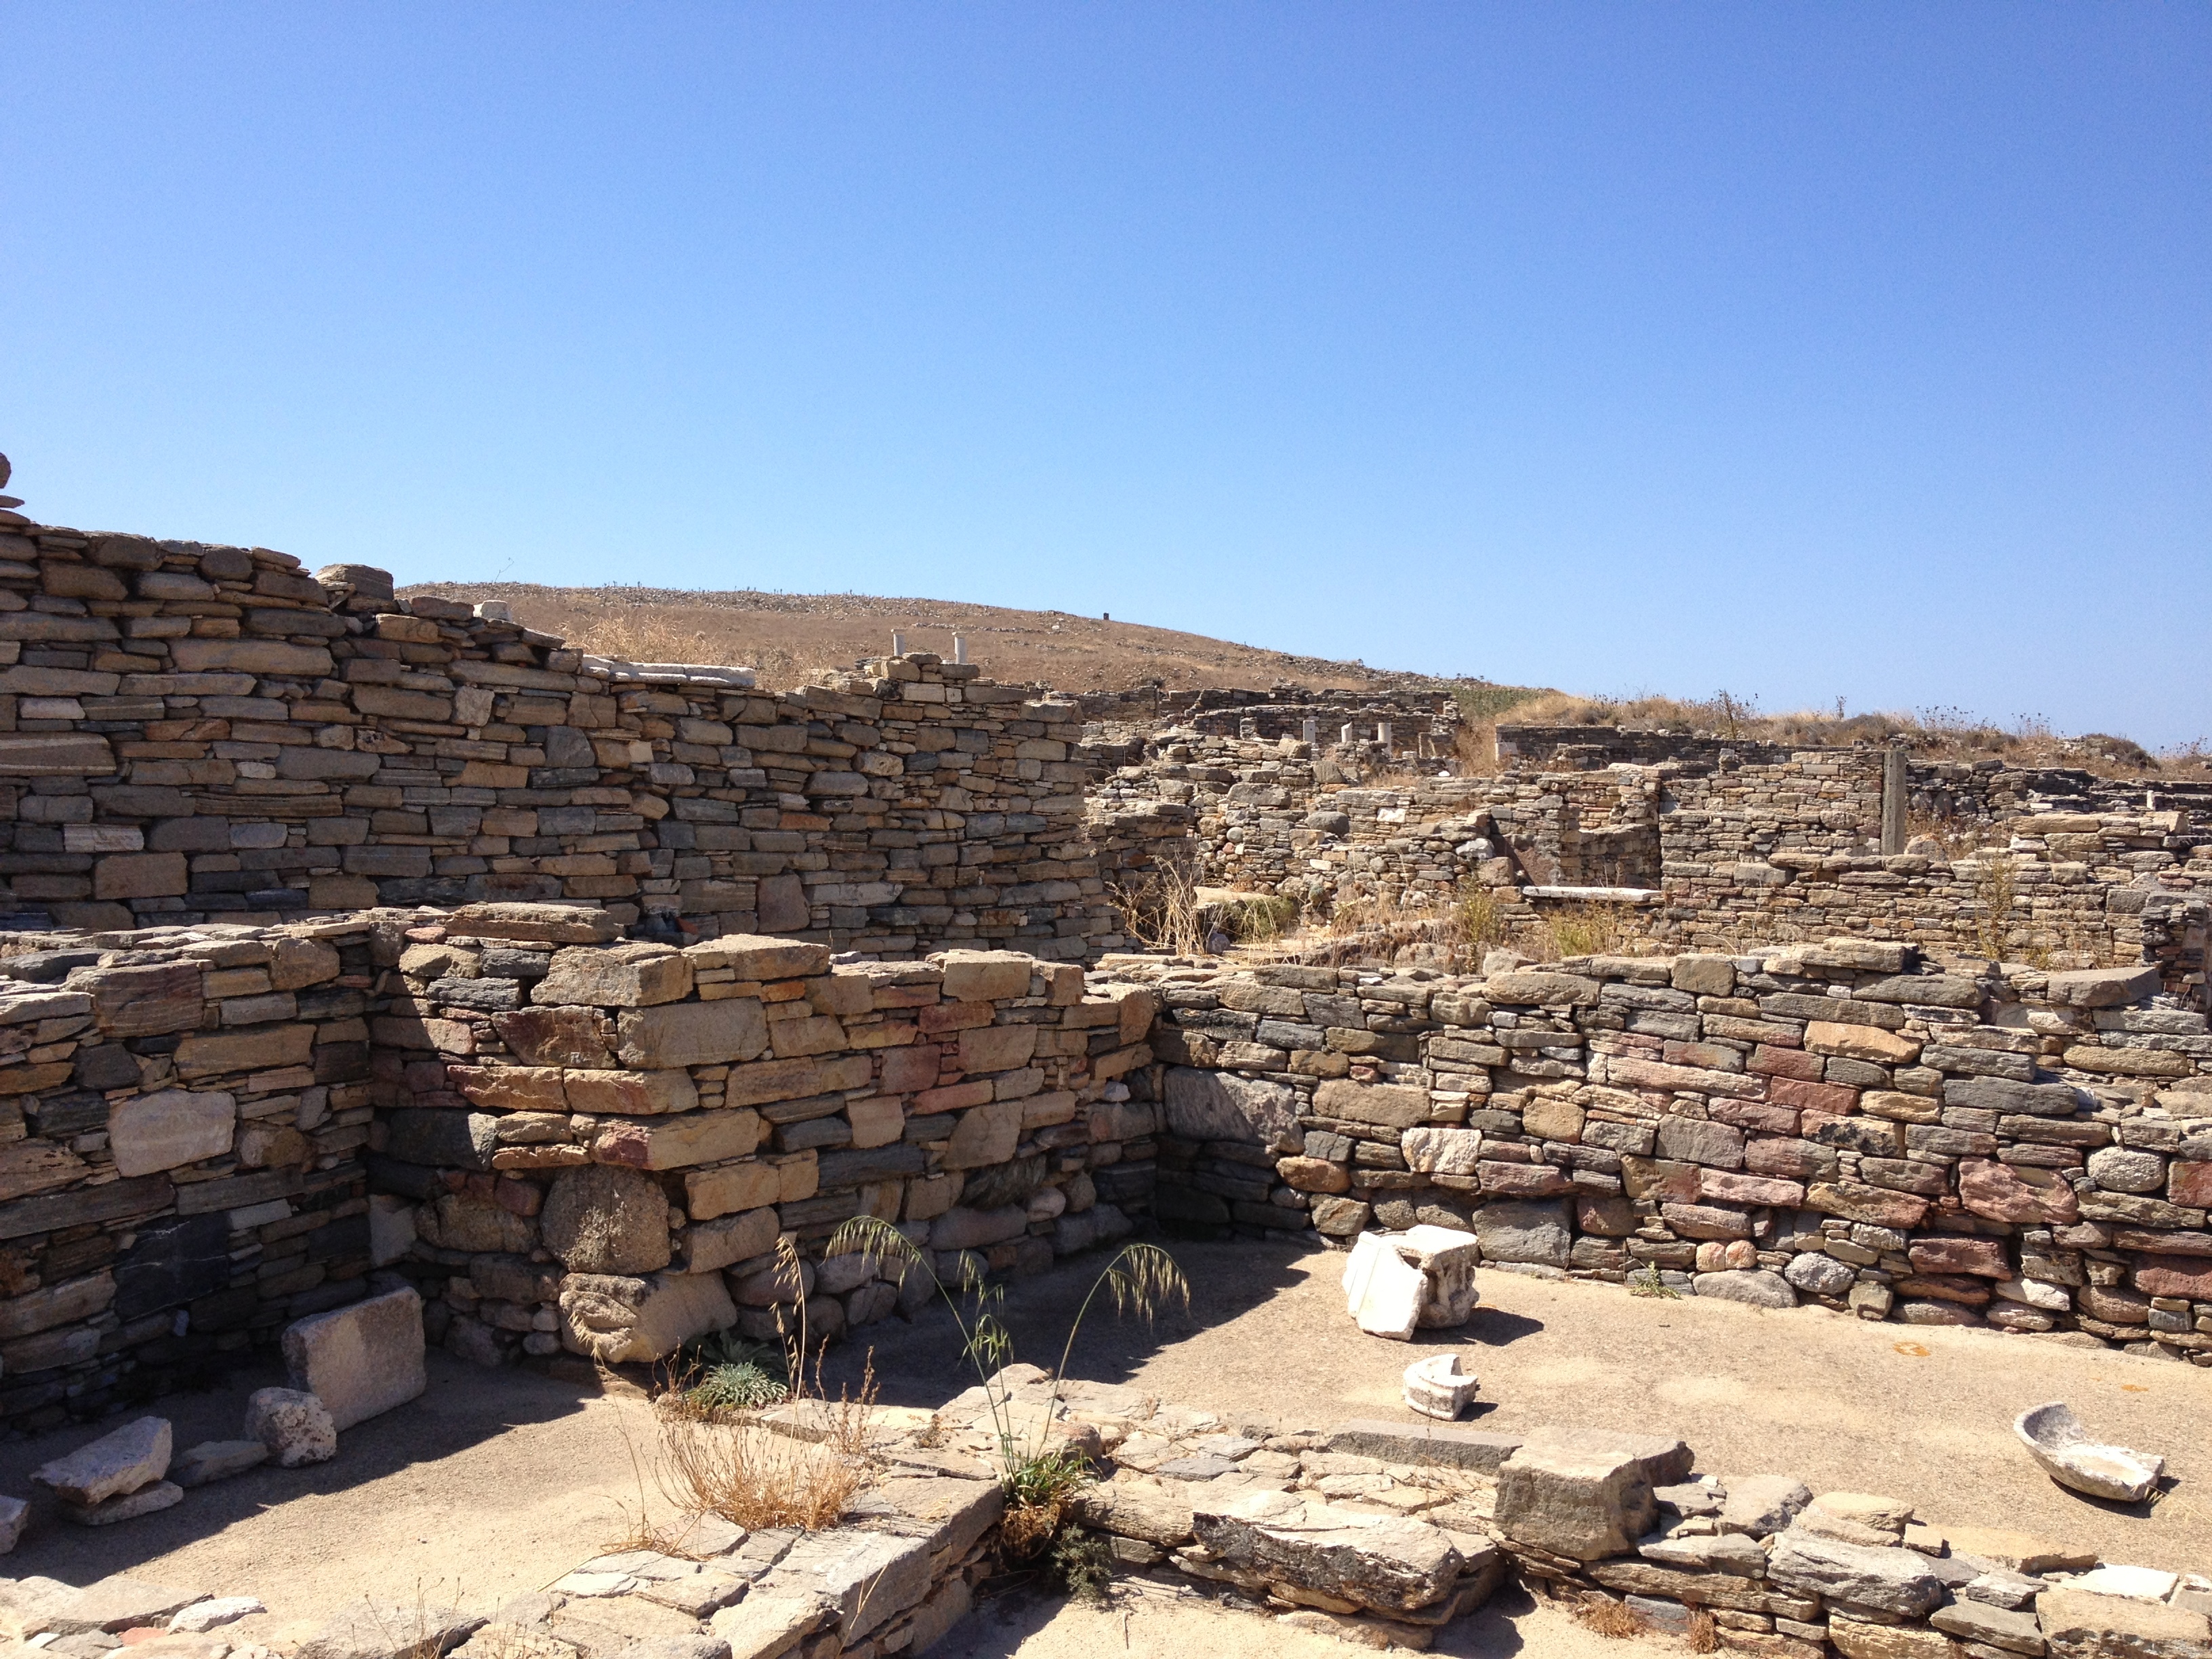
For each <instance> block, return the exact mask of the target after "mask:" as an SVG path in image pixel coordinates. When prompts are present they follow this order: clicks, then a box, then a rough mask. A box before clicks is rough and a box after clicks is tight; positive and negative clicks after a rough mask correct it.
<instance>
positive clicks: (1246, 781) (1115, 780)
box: [1092, 731, 2212, 996]
mask: <svg viewBox="0 0 2212 1659" xmlns="http://www.w3.org/2000/svg"><path fill="white" fill-rule="evenodd" d="M1882 767H1883V757H1882V754H1881V751H1879V750H1808V751H1803V752H1801V753H1798V754H1796V755H1794V756H1791V757H1788V758H1786V759H1784V760H1781V761H1778V762H1773V763H1763V764H1748V763H1747V764H1733V763H1731V764H1725V765H1720V764H1716V765H1703V764H1693V763H1683V762H1675V761H1669V762H1667V763H1663V764H1658V765H1652V766H1638V765H1629V764H1621V765H1617V766H1613V767H1610V768H1608V769H1604V770H1599V771H1563V772H1537V771H1508V772H1505V773H1502V774H1499V775H1496V776H1490V777H1449V778H1446V777H1438V778H1432V779H1428V780H1425V781H1420V782H1418V783H1410V784H1409V783H1397V784H1392V785H1388V786H1378V785H1376V784H1374V783H1371V782H1361V781H1358V772H1359V770H1360V768H1358V766H1356V765H1348V764H1347V763H1346V760H1345V757H1342V756H1341V754H1340V753H1329V752H1323V753H1322V754H1320V755H1316V754H1314V753H1313V752H1311V751H1310V750H1308V749H1307V748H1306V746H1305V745H1304V744H1303V743H1301V742H1298V741H1296V740H1284V741H1278V742H1259V741H1254V740H1249V739H1237V738H1207V737H1205V736H1202V735H1200V734H1197V733H1194V732H1180V731H1178V732H1166V733H1163V734H1161V735H1160V736H1159V737H1158V738H1156V739H1155V740H1154V741H1153V743H1152V744H1151V745H1150V746H1149V750H1148V753H1147V756H1146V758H1145V759H1144V760H1143V761H1141V762H1139V763H1135V764H1133V765H1129V766H1125V767H1123V768H1121V769H1118V770H1117V771H1115V773H1114V775H1111V776H1110V777H1109V778H1108V779H1107V780H1106V781H1105V782H1104V783H1103V785H1102V787H1101V788H1100V789H1099V791H1098V792H1097V795H1096V796H1095V798H1094V802H1093V806H1092V833H1093V835H1094V837H1095V838H1097V840H1098V841H1099V842H1101V844H1102V845H1106V846H1109V847H1120V846H1125V845H1126V844H1127V839H1126V836H1124V835H1123V832H1122V827H1123V826H1127V825H1150V824H1152V823H1154V822H1156V821H1157V819H1158V815H1161V814H1164V813H1176V814H1187V815H1188V838H1187V839H1186V840H1183V841H1182V842H1173V841H1170V840H1168V839H1166V836H1167V834H1169V833H1171V829H1172V827H1171V826H1164V829H1163V832H1162V834H1161V835H1160V836H1158V837H1157V838H1158V839H1159V840H1160V842H1161V845H1162V847H1163V848H1165V849H1166V850H1168V851H1170V853H1171V854H1174V855H1176V856H1180V857H1182V858H1184V859H1186V860H1188V862H1189V864H1190V865H1191V866H1192V867H1193V868H1194V871H1195V872H1196V873H1197V875H1198V878H1199V879H1200V880H1201V881H1203V882H1206V883H1208V884H1215V885H1219V886H1224V887H1232V888H1238V889H1243V890H1257V891H1261V892H1268V893H1276V894H1282V895H1285V896H1291V897H1294V898H1296V899H1297V900H1298V901H1299V902H1300V903H1301V904H1302V905H1304V907H1305V908H1307V909H1308V910H1309V912H1310V913H1316V914H1320V915H1328V914H1332V913H1334V912H1335V911H1337V910H1339V909H1340V908H1345V907H1347V906H1358V905H1363V904H1365V905H1373V904H1375V903H1376V902H1378V901H1379V902H1383V904H1385V905H1386V906H1395V907H1399V908H1403V909H1410V910H1420V909H1424V908H1433V909H1449V908H1451V907H1453V906H1454V905H1455V904H1456V903H1457V902H1459V901H1460V900H1462V898H1464V897H1466V896H1468V895H1469V894H1470V893H1475V892H1480V893H1483V894H1486V895H1487V896H1489V897H1490V898H1491V899H1492V901H1493V902H1494V903H1495V905H1496V906H1497V910H1496V914H1497V916H1498V920H1499V921H1502V922H1504V923H1505V924H1507V925H1509V926H1510V925H1512V924H1516V923H1523V922H1528V921H1535V920H1537V919H1538V918H1539V916H1540V915H1541V914H1542V910H1543V907H1545V906H1547V905H1554V904H1557V903H1560V902H1574V898H1575V896H1574V895H1572V894H1566V895H1557V894H1553V893H1550V892H1547V891H1546V890H1551V889H1561V888H1565V889H1577V888H1581V889H1613V890H1626V891H1625V892H1615V893H1613V894H1612V895H1610V897H1612V898H1613V899H1618V900H1624V901H1626V902H1632V903H1635V904H1637V905H1638V908H1639V915H1638V918H1637V921H1636V926H1637V927H1638V930H1639V931H1643V932H1647V933H1650V934H1652V935H1653V936H1656V937H1657V938H1660V939H1665V940H1668V941H1669V942H1672V943H1675V944H1678V945H1683V946H1688V947H1694V948H1700V949H1707V950H1732V949H1736V948H1740V947H1743V946H1747V945H1755V944H1759V943H1763V942H1768V941H1780V940H1792V939H1822V938H1826V937H1827V936H1829V935H1830V934H1832V933H1850V934H1853V935H1856V936H1863V937H1877V938H1890V939H1901V940H1908V941H1910V942H1912V943H1914V944H1917V945H1922V946H1923V947H1926V948H1929V949H1943V950H1948V951H1954V952H1961V953H1964V952H1974V951H1982V950H1984V949H1985V948H1986V946H1987V945H1989V943H1990V939H1991V935H1992V934H1993V933H1994V934H1995V935H1996V936H1999V937H2000V938H2001V939H2002V949H2003V952H2004V954H2005V955H2006V956H2008V957H2011V956H2014V955H2017V956H2018V957H2020V958H2021V959H2022V960H2031V959H2038V958H2040V959H2044V960H2048V961H2053V962H2057V963H2061V964H2068V963H2071V964H2076V965H2089V964H2105V963H2136V962H2140V961H2151V962H2155V963H2159V964H2160V969H2161V970H2162V971H2163V972H2164V973H2165V975H2166V983H2167V986H2168V988H2169V989H2172V990H2174V991H2175V992H2177V993H2179V994H2184V995H2188V994H2192V993H2193V994H2197V995H2199V996H2201V995H2202V994H2203V986H2204V977H2203V975H2204V951H2205V941H2206V937H2207V932H2208V925H2212V904H2208V902H2207V899H2208V896H2212V810H2208V809H2207V808H2206V807H2205V806H2204V805H2201V804H2195V803H2193V802H2191V800H2189V799H2185V798H2184V797H2183V796H2181V795H2178V794H2177V795H2173V796H2172V797H2171V799H2173V800H2174V801H2175V802H2176V804H2174V805H2164V806H2160V807H2157V808H2150V807H2140V808H2137V809H2135V810H2130V811H2112V810H2106V811H2052V810H2045V809H2046V808H2048V807H2049V806H2050V805H2051V801H2050V799H2049V798H2047V797H2045V796H2042V795H2040V794H2039V793H2037V792H2036V791H2035V790H2034V789H2033V788H2030V787H2026V785H2024V784H2022V785H2021V786H2020V787H2014V785H2013V784H2011V783H2008V782H2007V781H2006V778H2007V775H2002V774H1997V773H1990V774H1978V773H1974V772H1972V769H1966V768H1955V769H1954V768H1948V767H1936V768H1914V769H1911V772H1910V776H1909V787H1910V788H1911V791H1912V794H1913V799H1915V800H1916V801H1920V802H1922V803H1923V805H1925V802H1926V799H1927V793H1928V792H1929V790H1939V791H1940V790H1942V789H1943V788H1947V787H1951V786H1952V785H1958V786H1960V787H1964V786H1965V784H1966V782H1968V781H1972V782H1974V785H1975V789H1976V793H1974V794H1973V796H1972V803H1971V804H1972V812H1971V813H1969V812H1967V811H1966V805H1965V804H1962V799H1963V798H1958V799H1954V798H1951V797H1946V799H1947V800H1948V801H1949V803H1950V804H1951V805H1954V806H1958V807H1959V817H1958V818H1957V819H1956V820H1955V821H1958V822H1966V823H1984V824H1986V823H1996V822H2000V821H2001V822H2002V824H2003V825H2004V826H2005V827H2006V828H2007V829H2009V831H2010V833H2009V835H2008V836H2005V837H2003V838H2002V839H2003V842H2004V844H2003V846H2002V848H2001V849H2000V850H1998V851H1997V852H1996V853H1994V854H1987V855H1985V854H1983V853H1982V852H1980V851H1978V850H1977V851H1975V852H1973V853H1972V854H1970V855H1966V856H1954V855H1950V854H1947V852H1946V849H1945V847H1944V845H1943V843H1942V842H1939V841H1938V840H1936V839H1934V838H1932V837H1923V838H1920V839H1917V840H1915V841H1913V842H1911V843H1909V844H1908V847H1907V848H1906V850H1905V851H1904V852H1902V853H1899V854H1888V855H1885V854H1882V853H1881V851H1880V850H1879V848H1880V845H1881V817H1882ZM1953 770H1955V771H1958V772H1960V773H1961V774H1963V775H1965V776H1964V777H1963V778H1953V779H1949V780H1948V781H1946V780H1945V779H1944V778H1943V777H1942V776H1941V774H1944V773H1946V772H1948V771H1953ZM2021 776H2022V777H2025V776H2027V775H2021ZM2158 799H2167V798H2166V797H2158ZM1916 810H1918V809H1916ZM1991 811H1994V812H1996V813H1997V814H1998V815H1999V817H1998V818H1996V819H1991V818H1990V817H1988V816H1987V814H1988V813H1989V812H1991ZM1531 889H1534V890H1536V891H1535V892H1534V893H1533V894H1532V893H1531V892H1530V890H1531ZM1596 896H1599V897H1606V896H1607V895H1603V894H1601V895H1596ZM2000 911H2002V923H2001V924H1999V923H1995V922H1993V921H1991V920H1990V919H1991V918H1993V917H1995V916H1996V915H1997V914H1998V913H1999V912H2000Z"/></svg>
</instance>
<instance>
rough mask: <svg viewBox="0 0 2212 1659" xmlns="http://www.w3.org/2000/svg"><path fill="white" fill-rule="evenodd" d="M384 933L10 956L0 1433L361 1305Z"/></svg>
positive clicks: (185, 1377) (74, 948)
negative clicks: (375, 960) (375, 971)
mask: <svg viewBox="0 0 2212 1659" xmlns="http://www.w3.org/2000/svg"><path fill="white" fill-rule="evenodd" d="M369 933H370V924H369V922H368V921H366V920H364V919H355V920H349V921H333V922H323V923H304V924H300V925H296V926H289V927H270V928H247V927H236V928H230V927H215V928H206V929H200V930H194V931H181V930H180V931H177V932H173V933H161V932H159V931H150V932H145V933H133V934H126V935H121V936H117V937H113V938H106V939H103V938H100V937H97V936H95V937H92V938H87V939H71V940H67V941H62V942H60V945H59V948H57V949H52V950H48V951H39V952H32V953H27V954H18V955H15V956H9V957H0V975H5V977H0V1376H4V1381H0V1421H4V1422H5V1423H6V1424H8V1425H9V1426H10V1427H13V1428H17V1429H21V1430H25V1431H36V1430H39V1429H41V1428H45V1427H48V1426H51V1425H53V1424H55V1423H57V1422H59V1421H61V1420H62V1419H63V1418H64V1415H79V1416H82V1415H93V1414H97V1413H99V1412H100V1410H101V1409H102V1408H103V1407H106V1405H107V1404H109V1403H110V1402H112V1401H114V1400H116V1399H117V1398H118V1397H119V1396H121V1395H124V1394H125V1393H126V1392H127V1393H129V1394H131V1395H138V1396H143V1395H150V1394H154V1393H159V1392H161V1391H163V1390H165V1389H170V1388H173V1387H176V1386H179V1385H180V1384H182V1383H187V1382H189V1381H191V1379H192V1378H193V1377H194V1376H196V1375H197V1374H200V1373H202V1372H203V1371H204V1370H206V1369H207V1368H209V1367H210V1366H212V1365H215V1364H220V1363H221V1362H222V1358H223V1357H224V1356H226V1355H228V1354H232V1353H234V1352H237V1351H238V1350H240V1349H242V1348H244V1347H246V1346H248V1345H251V1344H257V1343H266V1342H269V1341H272V1340H274V1339H275V1336H276V1332H277V1331H278V1329H279V1328H282V1327H283V1325H284V1324H286V1323H287V1322H289V1321H291V1320H294V1319H296V1318H299V1317H300V1316H302V1315H304V1314H308V1313H313V1312H316V1311H318V1310H322V1309H325V1308H329V1307H332V1306H335V1305H337V1304H340V1303H343V1302H347V1301H350V1300H352V1299H353V1298H355V1297H357V1296H359V1295H360V1294H362V1285H363V1278H364V1275H365V1274H366V1273H367V1272H368V1265H369V1237H368V1216H367V1211H368V1200H367V1197H366V1195H365V1194H364V1190H363V1187H364V1182H363V1173H362V1159H361V1151H362V1146H363V1144H364V1142H365V1141H366V1140H367V1139H368V1133H369V1115H370V1112H369V1090H368V1074H369V1028H368V1007H369V992H370V984H371V981H370V975H369V960H368V957H369V949H368V940H369Z"/></svg>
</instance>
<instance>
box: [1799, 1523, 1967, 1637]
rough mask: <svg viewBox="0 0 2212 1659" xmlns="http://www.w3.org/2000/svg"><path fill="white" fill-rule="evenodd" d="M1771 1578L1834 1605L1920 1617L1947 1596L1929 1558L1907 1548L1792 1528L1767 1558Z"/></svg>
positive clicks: (1906, 1616)
mask: <svg viewBox="0 0 2212 1659" xmlns="http://www.w3.org/2000/svg"><path fill="white" fill-rule="evenodd" d="M1766 1571H1767V1577H1769V1578H1771V1579H1772V1580H1773V1582H1774V1583H1778V1584H1779V1585H1781V1586H1783V1587H1784V1589H1794V1590H1796V1591H1799V1592H1800V1593H1801V1594H1803V1595H1819V1596H1822V1597H1824V1598H1826V1601H1828V1603H1829V1604H1830V1605H1831V1606H1832V1607H1844V1608H1853V1607H1856V1608H1863V1609H1864V1610H1866V1611H1869V1612H1871V1613H1893V1614H1898V1615H1900V1616H1902V1617H1905V1618H1911V1619H1917V1618H1918V1617H1920V1616H1921V1615H1922V1614H1923V1613H1928V1612H1929V1610H1930V1609H1932V1608H1933V1607H1935V1606H1936V1603H1938V1602H1939V1601H1942V1599H1943V1594H1944V1592H1943V1586H1942V1582H1941V1581H1940V1580H1938V1579H1937V1578H1936V1575H1935V1573H1934V1572H1933V1571H1930V1569H1929V1565H1928V1563H1927V1562H1926V1561H1925V1560H1924V1559H1922V1558H1921V1557H1919V1556H1917V1555H1916V1554H1914V1553H1912V1552H1911V1550H1906V1549H1869V1548H1867V1547H1863V1546H1861V1545H1857V1544H1842V1543H1838V1542H1836V1541H1833V1540H1832V1539H1826V1538H1820V1537H1816V1536H1814V1535H1812V1534H1808V1533H1806V1532H1804V1531H1802V1530H1801V1529H1800V1528H1796V1527H1792V1528H1790V1529H1789V1530H1787V1531H1786V1532H1784V1533H1783V1534H1781V1536H1780V1538H1779V1539H1778V1541H1777V1543H1776V1545H1775V1547H1774V1551H1773V1553H1772V1554H1771V1556H1770V1557H1769V1558H1768V1561H1767V1569H1766Z"/></svg>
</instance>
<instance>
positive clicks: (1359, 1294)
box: [1344, 1233, 1429, 1342]
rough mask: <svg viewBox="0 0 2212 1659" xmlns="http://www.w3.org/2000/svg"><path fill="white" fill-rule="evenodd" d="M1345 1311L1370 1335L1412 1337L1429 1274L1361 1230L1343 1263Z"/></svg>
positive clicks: (1395, 1338)
mask: <svg viewBox="0 0 2212 1659" xmlns="http://www.w3.org/2000/svg"><path fill="white" fill-rule="evenodd" d="M1344 1290H1345V1305H1346V1311H1347V1312H1349V1313H1350V1314H1351V1315H1352V1318H1353V1320H1354V1321H1356V1322H1358V1326H1359V1328H1360V1329H1361V1330H1363V1331H1364V1332H1366V1333H1367V1334H1369V1335H1370V1336H1381V1337H1387V1338H1389V1340H1392V1341H1394V1342H1407V1341H1411V1340H1413V1331H1414V1329H1415V1328H1416V1327H1417V1326H1419V1323H1420V1321H1421V1308H1422V1305H1423V1304H1425V1302H1427V1300H1428V1296H1429V1279H1428V1275H1427V1274H1426V1273H1423V1272H1422V1271H1421V1270H1420V1269H1419V1267H1414V1266H1413V1264H1412V1263H1410V1262H1408V1261H1406V1259H1405V1258H1404V1257H1402V1256H1401V1255H1399V1254H1398V1252H1397V1251H1396V1250H1395V1249H1393V1248H1391V1246H1390V1244H1389V1242H1388V1241H1387V1240H1385V1239H1384V1238H1383V1237H1382V1236H1381V1235H1380V1234H1377V1233H1362V1234H1360V1236H1359V1242H1358V1243H1357V1244H1355V1245H1353V1246H1352V1256H1351V1259H1350V1260H1349V1261H1346V1263H1345V1266H1344Z"/></svg>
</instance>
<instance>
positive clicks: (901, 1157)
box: [821, 1140, 923, 1190]
mask: <svg viewBox="0 0 2212 1659" xmlns="http://www.w3.org/2000/svg"><path fill="white" fill-rule="evenodd" d="M922 1163H923V1159H922V1155H921V1147H919V1146H915V1145H913V1144H912V1143H911V1142H908V1141H902V1140H895V1141H893V1142H892V1143H891V1144H890V1146H870V1147H867V1148H866V1149H865V1150H863V1151H860V1152H824V1153H823V1155H822V1160H821V1181H822V1186H823V1189H824V1190H827V1189H829V1188H835V1187H858V1186H860V1185H861V1184H863V1183H864V1182H871V1181H892V1180H896V1179H897V1178H898V1177H900V1176H917V1175H920V1174H921V1170H922Z"/></svg>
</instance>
